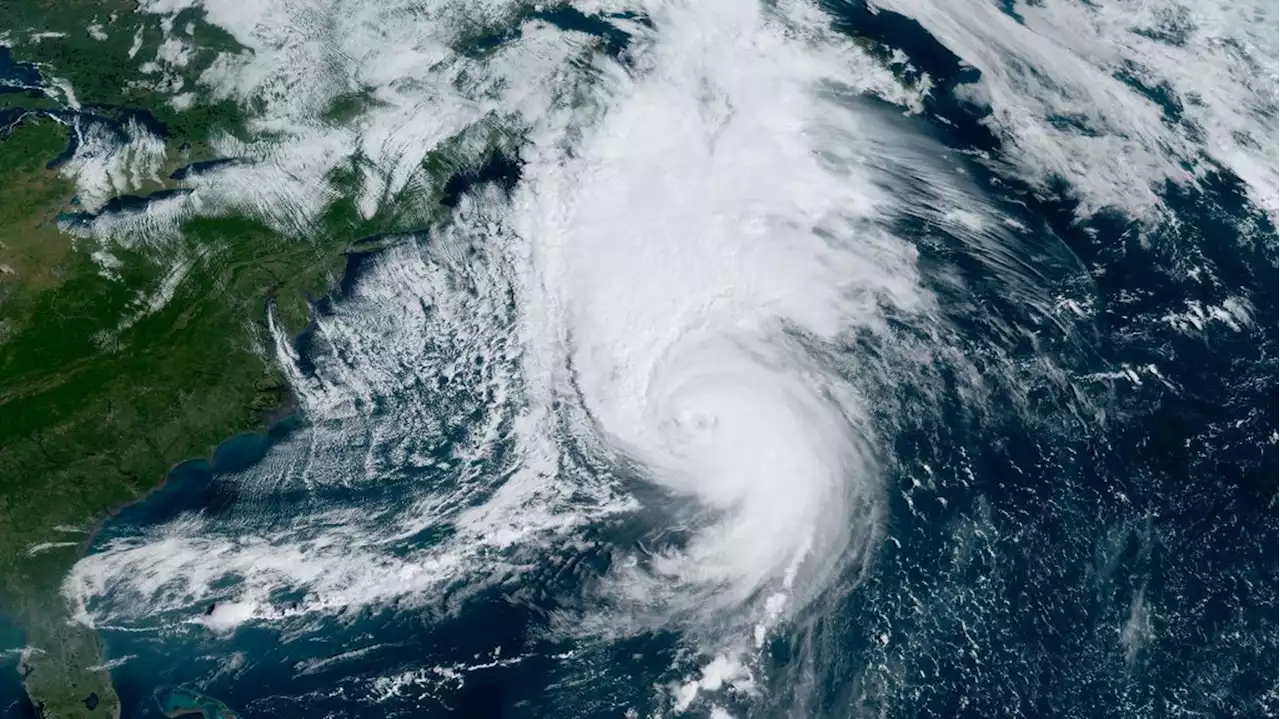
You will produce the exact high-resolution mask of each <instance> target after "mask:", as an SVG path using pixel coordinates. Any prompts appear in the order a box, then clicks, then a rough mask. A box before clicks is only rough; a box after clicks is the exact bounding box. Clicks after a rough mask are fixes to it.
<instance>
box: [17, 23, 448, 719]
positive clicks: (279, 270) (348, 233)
mask: <svg viewBox="0 0 1280 719" xmlns="http://www.w3.org/2000/svg"><path fill="white" fill-rule="evenodd" d="M0 18H4V20H3V21H0V23H2V26H0V31H7V33H8V34H7V35H5V36H0V38H2V39H0V43H3V44H7V45H9V46H10V47H11V49H12V53H13V55H14V57H15V59H17V60H19V61H25V62H33V63H38V64H39V67H40V68H41V71H42V74H44V75H45V76H46V78H47V79H50V80H52V79H54V78H56V79H58V80H59V81H65V82H66V83H67V84H69V85H70V86H71V87H73V88H74V92H75V97H76V99H77V100H78V103H79V105H81V106H82V107H83V108H86V109H88V108H92V111H93V112H95V113H98V114H99V115H101V116H106V117H110V116H112V115H113V114H116V115H118V114H119V113H123V112H126V111H128V110H130V109H144V110H147V111H148V112H150V113H152V115H154V116H155V117H156V118H158V119H159V120H160V121H161V122H163V123H164V124H165V126H166V128H167V133H166V138H165V139H166V142H167V145H168V161H167V166H166V168H165V172H164V173H161V174H160V175H159V176H161V177H164V176H167V174H168V172H169V171H170V170H172V169H175V168H177V167H180V166H182V165H185V164H187V163H190V162H193V161H196V160H203V159H209V154H208V150H207V145H206V144H205V143H206V140H207V139H208V138H209V137H210V135H211V133H213V132H214V131H220V132H229V133H232V134H242V133H243V132H244V118H245V117H246V115H247V114H248V113H251V112H252V108H243V107H239V106H237V105H236V104H235V103H233V102H231V101H226V100H223V101H218V102H214V103H211V104H209V103H204V102H196V103H194V104H192V105H191V106H190V107H189V108H188V109H186V110H183V111H179V110H176V109H174V107H173V106H172V105H171V104H169V103H168V102H167V99H168V95H166V94H165V93H163V92H160V91H157V90H154V89H148V88H147V87H144V86H141V85H138V84H137V83H136V82H135V80H136V78H137V77H138V75H137V72H138V67H139V65H140V64H141V63H143V62H145V61H146V60H148V59H149V57H154V56H155V50H154V48H155V46H156V45H157V44H158V43H159V42H160V41H161V39H162V35H161V29H160V26H159V22H160V21H159V20H158V19H157V18H154V17H150V16H145V17H144V16H140V15H136V14H134V12H133V4H132V3H130V2H123V1H119V0H108V1H107V2H102V3H88V2H83V1H81V0H72V1H70V2H59V3H53V2H48V1H46V0H35V1H33V0H0ZM90 24H101V25H102V27H103V31H104V32H105V35H106V39H94V38H92V37H90V34H89V33H88V32H87V31H86V27H88V26H89V25H90ZM174 25H175V26H188V27H190V28H192V33H191V34H192V36H194V37H196V39H197V42H196V45H197V46H198V47H199V48H200V49H199V50H198V51H197V52H196V53H195V54H194V56H193V58H192V60H191V61H190V62H189V64H188V65H187V67H186V68H184V72H185V73H186V77H185V80H184V82H185V83H186V87H191V88H194V86H195V82H196V78H197V77H198V76H199V74H200V73H201V72H202V71H203V69H204V68H205V67H207V66H208V63H209V62H211V61H212V59H213V58H214V57H215V56H216V54H217V52H220V51H234V50H235V47H234V41H233V40H232V38H230V37H229V36H227V35H226V34H225V33H223V32H222V31H220V30H218V29H217V28H214V27H212V26H209V25H207V24H205V23H204V22H203V19H202V17H201V15H200V14H199V13H198V12H197V11H194V10H188V11H184V12H183V13H182V14H180V15H179V16H178V17H177V18H176V20H175V22H174ZM35 30H39V31H40V32H42V33H60V34H61V36H56V37H49V38H45V39H41V40H39V41H38V42H36V41H30V40H24V39H23V38H24V37H25V38H29V37H30V36H31V35H32V33H33V32H34V31H35ZM99 35H101V33H99ZM136 37H142V38H143V40H142V46H143V48H151V50H150V56H148V51H147V50H146V49H144V50H143V51H142V52H139V53H137V54H136V56H131V55H130V49H131V48H132V47H134V45H135V38H136ZM51 84H52V83H51ZM366 101H367V98H364V97H362V96H360V95H359V94H355V95H352V96H350V97H344V98H342V99H341V101H340V102H339V103H337V104H336V106H335V107H334V108H333V110H332V112H333V114H334V115H335V116H346V115H351V114H352V113H358V112H359V111H360V106H361V104H362V103H363V102H366ZM6 108H8V109H13V108H25V109H28V110H30V112H27V113H25V114H24V115H22V117H21V119H20V120H19V121H18V122H16V123H14V124H13V125H12V126H10V127H7V128H0V578H2V580H3V581H0V613H3V614H4V615H6V616H8V617H9V618H11V619H12V620H13V621H14V622H15V623H17V624H18V625H19V626H20V628H21V629H22V631H23V633H24V636H25V640H26V644H27V647H28V649H27V651H26V652H25V653H24V659H23V665H24V666H23V668H22V671H23V672H24V674H25V678H24V680H23V681H24V685H25V687H26V689H27V692H28V695H29V696H30V698H31V699H32V701H33V702H34V703H35V704H36V705H37V707H38V708H39V709H40V710H41V711H42V713H43V715H44V716H47V717H59V718H66V717H105V716H112V715H114V714H115V713H116V712H117V709H118V701H117V699H116V697H115V694H114V692H113V691H112V688H111V683H110V678H109V676H108V675H107V672H106V670H105V669H102V668H101V665H102V652H101V646H100V645H99V640H98V638H97V636H96V635H95V633H94V632H93V631H91V630H89V629H87V628H86V627H85V626H84V625H82V624H79V623H76V622H74V621H71V616H70V613H69V612H70V609H69V607H68V606H67V605H66V602H65V601H64V598H63V597H62V595H61V593H60V587H61V584H62V582H63V580H64V578H65V577H66V574H67V572H68V570H69V569H70V568H71V567H72V565H73V564H74V563H75V561H76V560H77V558H78V557H79V556H80V555H81V554H82V553H83V552H84V551H85V549H86V547H87V543H88V541H89V538H90V537H91V534H92V531H93V530H94V528H95V527H97V526H98V525H99V524H100V523H101V522H102V521H103V520H104V519H105V518H107V517H109V516H110V515H111V514H112V513H113V512H115V511H117V510H119V509H120V508H121V507H123V506H126V505H127V504H129V503H130V502H133V501H135V500H137V499H138V498H140V497H142V496H144V495H145V494H146V493H148V492H149V491H151V490H153V489H154V488H156V487H157V486H158V485H159V484H161V483H162V482H163V480H164V478H165V476H166V475H167V473H168V471H169V469H170V468H171V467H173V466H174V465H175V464H176V463H178V462H181V461H183V460H185V459H188V458H193V457H203V456H207V455H208V454H209V452H210V451H211V448H212V447H214V446H215V445H216V444H218V443H219V442H220V441H222V440H224V439H226V438H228V437H230V436H232V435H235V434H237V433H240V432H244V431H250V430H256V429H261V428H263V427H264V425H265V424H267V423H268V422H270V421H272V419H273V418H276V417H279V416H281V415H282V414H284V413H287V412H289V411H290V410H291V398H290V395H289V389H288V387H287V385H286V384H285V382H284V380H283V376H282V373H281V370H280V368H279V367H277V366H276V365H275V360H274V356H273V354H272V352H271V351H270V336H269V331H268V321H269V317H274V318H275V320H276V322H278V323H279V325H280V326H282V327H284V329H285V331H287V332H290V333H295V332H298V331H299V330H300V329H301V328H302V327H304V326H305V324H306V323H307V321H308V315H309V307H310V306H309V302H308V299H309V298H313V297H317V296H320V295H322V294H324V293H325V292H326V291H327V290H328V289H329V288H330V287H331V286H332V285H333V283H334V281H335V279H336V276H337V273H338V272H339V271H340V267H341V266H342V263H343V261H344V259H343V255H344V253H345V252H346V251H347V250H348V248H350V247H351V243H352V242H354V241H355V240H358V239H360V238H363V237H367V236H370V235H373V234H375V233H384V232H399V231H404V230H408V229H414V228H418V227H422V226H423V224H424V223H426V222H429V221H430V220H431V219H432V217H438V215H439V212H440V211H441V208H440V207H439V205H437V204H435V203H436V201H437V200H438V199H439V194H438V190H437V191H436V192H431V191H427V192H423V189H424V188H430V187H434V188H439V187H440V186H441V183H440V182H439V181H438V180H439V178H442V177H447V176H449V175H451V174H453V173H456V172H458V171H459V170H460V168H461V163H462V162H463V161H462V160H460V159H458V158H457V157H456V156H454V155H452V154H450V150H449V149H448V148H445V149H442V150H441V151H440V152H438V153H435V154H434V155H433V156H432V157H431V158H430V159H429V161H428V162H426V163H424V165H423V167H422V168H421V173H422V176H423V178H426V179H424V181H423V182H420V183H416V184H415V185H414V187H415V189H414V190H413V192H414V193H415V197H414V198H412V200H409V199H406V200H405V201H404V202H396V201H395V200H396V198H388V200H389V201H388V202H387V203H386V206H387V207H389V208H397V207H398V208H400V209H399V210H392V209H388V210H383V211H380V213H379V214H378V215H377V216H375V217H373V218H371V219H370V218H363V217H361V216H360V214H359V213H358V212H357V210H356V208H355V206H354V203H353V202H352V200H350V199H349V198H350V197H351V196H352V195H353V194H354V192H353V190H354V187H353V183H354V182H356V178H357V176H358V173H357V168H356V167H354V166H353V167H349V168H345V169H343V170H342V171H339V172H337V173H334V175H333V176H332V177H331V178H330V180H331V182H332V184H333V186H334V189H335V190H336V192H335V195H336V196H337V197H338V198H339V199H338V200H336V201H335V202H334V203H333V204H332V205H331V206H330V207H329V208H328V210H327V211H326V212H325V213H324V214H323V215H322V216H321V217H320V218H319V219H318V220H317V221H316V222H315V225H314V226H312V227H308V228H305V230H306V231H305V232H299V233H296V234H295V235H288V236H286V235H285V234H282V233H280V232H277V231H273V230H272V229H270V228H269V227H268V225H267V224H266V223H264V222H263V221H260V220H258V219H256V218H254V217H252V216H248V215H245V214H235V213H223V214H220V215H218V216H212V217H193V218H190V219H187V220H185V221H183V223H182V225H181V227H180V232H179V233H178V234H177V238H178V239H176V240H174V241H173V242H171V243H167V244H166V245H165V246H164V247H161V248H157V247H151V246H139V247H134V248H132V249H130V248H127V247H124V246H120V245H111V246H110V247H109V248H108V249H109V250H110V253H111V255H113V256H114V257H115V258H116V259H117V260H119V263H118V265H117V266H115V267H113V268H112V269H111V271H110V272H107V271H104V268H103V267H102V266H101V264H100V263H98V262H95V260H94V259H93V257H92V253H93V252H94V251H95V249H98V248H99V247H100V245H99V244H98V243H99V240H96V239H92V238H76V237H73V236H72V235H70V234H68V233H66V232H64V231H63V230H61V229H60V227H59V222H58V220H59V217H60V215H61V213H64V212H66V211H68V209H69V208H71V207H73V199H74V195H75V188H74V185H73V182H72V180H70V179H68V178H67V177H64V176H63V175H61V174H60V173H59V172H58V170H57V169H56V168H54V169H51V168H50V167H49V163H50V161H52V160H53V159H54V158H56V157H58V156H59V155H60V154H61V153H63V152H64V150H65V149H66V147H67V142H68V135H67V133H68V130H67V127H66V125H64V124H62V123H60V122H57V121H56V120H55V119H54V118H52V117H50V116H47V115H44V114H42V113H41V112H39V111H40V110H44V109H54V108H61V109H63V110H67V109H68V108H69V105H68V99H67V97H65V96H62V95H59V93H58V92H57V91H54V90H50V91H48V92H45V93H41V92H38V91H37V92H29V93H8V94H0V110H4V109H6ZM179 185H180V183H179V182H177V181H156V182H152V183H149V184H147V185H145V186H144V187H142V188H140V189H138V190H137V191H136V193H137V194H142V195H145V194H146V193H148V192H153V191H158V190H164V189H171V188H172V187H176V186H179ZM177 262H182V263H185V264H184V265H183V266H184V267H185V268H186V269H185V272H184V273H183V274H181V281H180V282H179V283H178V285H177V287H176V289H175V290H174V292H173V294H172V296H171V297H169V298H168V300H167V301H166V302H163V303H162V304H160V306H159V307H158V308H154V309H150V308H148V307H147V303H146V299H147V298H148V297H154V296H155V293H156V292H157V291H158V290H159V288H160V287H161V285H162V284H163V283H164V282H165V280H166V278H168V277H171V276H172V275H171V274H170V273H172V272H173V270H174V266H175V263H177ZM91 694H92V695H96V698H97V701H96V703H95V702H88V703H86V701H85V699H86V697H88V696H89V695H91ZM90 704H93V705H94V706H93V707H92V708H90V706H89V705H90Z"/></svg>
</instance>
